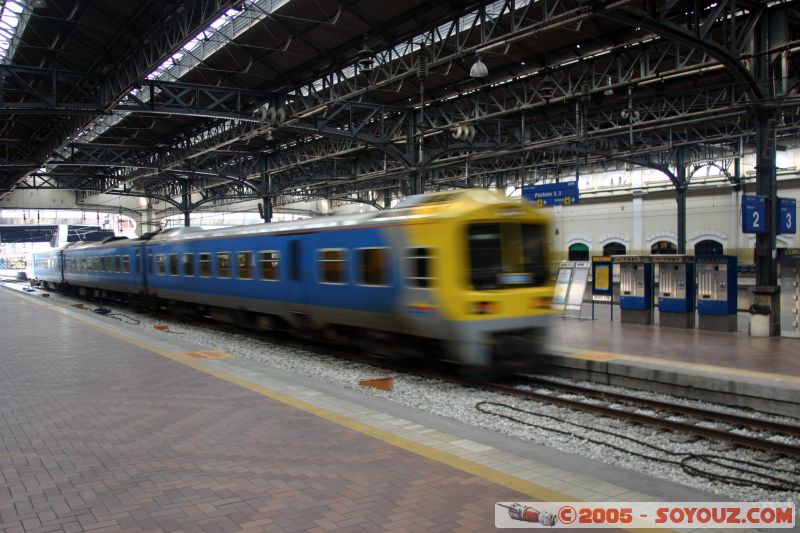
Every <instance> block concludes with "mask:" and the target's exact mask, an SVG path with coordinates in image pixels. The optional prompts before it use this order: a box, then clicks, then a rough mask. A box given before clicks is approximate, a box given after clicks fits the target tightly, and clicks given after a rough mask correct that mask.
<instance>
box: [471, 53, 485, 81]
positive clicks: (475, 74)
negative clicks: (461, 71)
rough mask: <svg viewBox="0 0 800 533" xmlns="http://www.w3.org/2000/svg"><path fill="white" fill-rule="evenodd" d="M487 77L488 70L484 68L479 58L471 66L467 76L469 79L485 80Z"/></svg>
mask: <svg viewBox="0 0 800 533" xmlns="http://www.w3.org/2000/svg"><path fill="white" fill-rule="evenodd" d="M488 75H489V69H488V68H486V65H485V64H484V62H483V61H481V58H480V57H479V58H477V59H476V60H475V63H473V64H472V68H470V69H469V76H470V78H485V77H486V76H488Z"/></svg>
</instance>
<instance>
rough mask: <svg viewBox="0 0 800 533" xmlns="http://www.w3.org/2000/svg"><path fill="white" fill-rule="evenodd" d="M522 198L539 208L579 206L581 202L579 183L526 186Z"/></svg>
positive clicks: (567, 182) (573, 181)
mask: <svg viewBox="0 0 800 533" xmlns="http://www.w3.org/2000/svg"><path fill="white" fill-rule="evenodd" d="M522 197H523V198H525V199H526V200H529V201H531V202H533V203H535V204H536V205H537V206H539V207H544V206H550V205H570V204H577V203H579V202H580V192H579V190H578V181H577V180H572V181H561V182H558V183H544V184H542V185H526V186H525V187H523V188H522Z"/></svg>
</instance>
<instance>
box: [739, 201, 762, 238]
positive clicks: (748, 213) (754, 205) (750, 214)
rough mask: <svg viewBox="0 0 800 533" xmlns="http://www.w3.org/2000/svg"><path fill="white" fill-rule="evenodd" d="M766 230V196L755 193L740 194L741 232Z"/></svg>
mask: <svg viewBox="0 0 800 533" xmlns="http://www.w3.org/2000/svg"><path fill="white" fill-rule="evenodd" d="M766 231H767V197H766V196H758V195H755V194H752V195H748V196H742V233H765V232H766Z"/></svg>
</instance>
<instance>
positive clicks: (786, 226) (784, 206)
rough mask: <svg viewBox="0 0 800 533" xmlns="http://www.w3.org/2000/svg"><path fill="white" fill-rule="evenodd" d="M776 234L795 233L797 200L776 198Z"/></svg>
mask: <svg viewBox="0 0 800 533" xmlns="http://www.w3.org/2000/svg"><path fill="white" fill-rule="evenodd" d="M778 233H797V200H795V199H794V198H778Z"/></svg>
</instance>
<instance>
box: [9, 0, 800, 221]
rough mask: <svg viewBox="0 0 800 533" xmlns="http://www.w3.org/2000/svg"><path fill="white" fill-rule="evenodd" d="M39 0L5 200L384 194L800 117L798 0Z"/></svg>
mask: <svg viewBox="0 0 800 533" xmlns="http://www.w3.org/2000/svg"><path fill="white" fill-rule="evenodd" d="M14 2H17V3H19V2H20V0H3V5H6V6H7V5H12V4H13V3H14ZM42 4H44V6H45V7H38V8H28V7H26V8H25V10H24V12H23V13H21V14H20V21H22V19H23V18H25V16H27V19H26V22H25V24H24V28H23V24H22V22H20V23H19V24H17V30H19V31H17V33H19V35H18V38H17V39H16V41H15V45H14V46H12V47H11V48H9V51H8V54H9V56H8V57H7V58H6V63H7V65H3V66H1V67H0V69H5V70H3V72H4V73H5V74H4V80H5V81H6V83H5V86H4V89H3V91H4V92H3V102H4V104H3V105H0V110H2V112H3V113H5V114H6V115H7V116H9V120H8V121H7V122H6V123H5V124H4V125H3V126H0V143H2V145H1V146H0V148H2V149H3V150H4V153H5V155H4V156H3V157H4V158H3V159H2V160H0V182H2V183H0V194H3V191H8V190H10V189H11V188H12V187H28V188H60V189H71V190H76V191H78V195H79V199H83V198H86V197H88V196H91V195H95V194H106V195H121V196H146V197H149V198H151V199H155V200H157V201H161V202H164V205H167V206H169V207H170V208H177V209H180V210H187V209H188V210H195V209H200V208H203V207H204V206H209V205H213V206H218V205H222V204H225V203H231V202H236V201H242V200H253V199H262V198H264V197H269V198H270V199H271V201H272V202H273V203H274V204H278V205H279V204H281V203H287V202H290V201H296V200H299V199H308V198H327V199H329V200H332V201H338V200H348V201H360V202H363V203H370V204H372V205H378V206H381V205H382V204H385V203H387V200H388V199H390V198H393V197H396V196H402V195H404V194H408V193H409V192H413V190H414V189H419V188H420V187H419V186H417V185H414V184H415V183H424V184H425V185H424V186H425V188H426V189H438V188H444V189H447V188H452V187H454V186H457V187H462V186H465V185H486V184H487V183H490V182H491V183H495V182H497V183H500V182H501V181H500V178H503V180H505V181H506V182H507V181H513V182H514V183H517V184H520V182H521V180H525V179H526V177H528V175H529V174H530V173H531V172H530V169H534V171H533V174H534V176H533V177H534V179H543V178H545V179H546V178H550V177H555V176H559V175H561V174H563V173H565V172H573V171H574V169H575V168H576V167H579V166H581V165H583V166H592V165H594V166H597V165H601V166H602V165H627V164H639V165H644V166H650V167H652V168H665V169H669V168H674V166H675V160H676V157H677V155H676V154H677V149H678V148H679V147H685V148H686V152H685V153H684V154H683V155H682V157H683V158H684V161H688V162H689V163H693V164H697V165H700V164H701V163H708V162H716V163H719V164H722V162H724V161H730V160H732V158H735V157H736V156H737V155H738V154H740V153H741V150H742V146H747V145H748V144H752V143H753V142H754V138H755V121H756V114H755V113H754V111H753V109H754V107H753V105H754V104H761V103H763V102H766V101H767V100H771V101H772V104H774V106H775V107H777V108H779V109H780V112H779V113H778V114H777V116H776V120H775V124H776V129H777V133H778V136H779V137H780V136H781V135H792V133H791V132H793V131H795V132H796V131H797V127H798V125H800V96H798V87H800V80H798V79H797V77H796V75H795V74H793V73H796V72H798V68H797V67H798V63H799V62H798V51H800V22H799V20H798V15H797V12H798V10H797V9H796V7H797V6H798V5H799V4H798V1H797V0H763V1H760V0H747V1H745V0H743V1H741V2H736V3H735V4H734V3H732V2H726V1H722V2H719V1H716V2H712V1H706V2H699V3H698V2H694V1H689V0H675V1H671V2H666V3H663V4H659V3H653V2H648V1H645V0H621V1H617V2H608V1H596V2H582V1H578V0H561V1H556V2H550V1H544V0H492V1H475V0H451V1H448V2H428V1H423V0H397V1H394V2H376V1H374V0H345V1H335V0H234V1H225V0H169V1H160V2H156V1H150V0H144V1H141V2H135V3H134V2H113V3H98V2H78V1H76V0H47V1H46V2H42ZM25 5H26V6H27V5H31V6H32V5H34V3H33V2H31V3H29V4H28V3H26V4H25ZM37 5H38V3H37ZM764 21H767V22H768V23H769V24H770V25H772V26H774V29H773V31H772V32H771V33H770V35H772V37H771V38H772V39H773V42H772V43H771V44H770V52H769V53H770V54H773V55H774V56H775V58H776V60H777V59H780V58H784V59H781V61H778V62H777V63H774V64H780V65H784V64H785V65H786V67H785V70H786V76H785V77H784V81H785V83H784V86H783V87H780V86H779V87H778V91H779V94H778V95H775V96H768V97H767V96H765V94H766V93H764V90H765V89H764V87H766V84H764V83H762V82H755V81H753V77H752V75H751V74H750V73H749V71H748V64H749V63H747V61H751V60H752V61H756V59H752V58H754V57H757V56H753V54H752V50H751V43H752V42H753V40H752V38H753V36H754V32H755V31H756V29H757V28H758V27H759V24H762V25H763V24H764V23H765V22H764ZM20 28H22V29H20ZM759 31H761V30H759ZM731 49H735V50H736V53H735V54H730V53H728V52H727V51H726V50H731ZM738 58H744V59H743V61H744V62H742V61H740V60H739V59H738ZM748 58H751V59H748ZM478 62H480V63H481V64H482V65H483V66H485V72H484V73H485V74H486V75H485V76H474V75H473V74H476V73H478V74H484V73H481V72H480V68H479V65H478ZM781 68H784V67H781ZM26 69H31V70H26ZM51 88H55V89H54V91H51ZM48 91H49V92H48ZM51 93H52V94H51ZM773 108H774V107H773ZM415 180H416V181H415Z"/></svg>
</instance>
